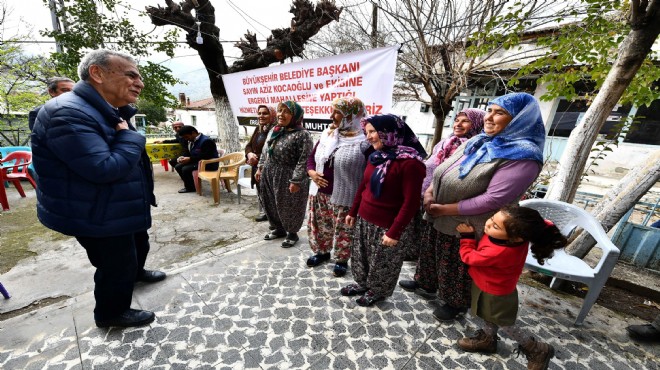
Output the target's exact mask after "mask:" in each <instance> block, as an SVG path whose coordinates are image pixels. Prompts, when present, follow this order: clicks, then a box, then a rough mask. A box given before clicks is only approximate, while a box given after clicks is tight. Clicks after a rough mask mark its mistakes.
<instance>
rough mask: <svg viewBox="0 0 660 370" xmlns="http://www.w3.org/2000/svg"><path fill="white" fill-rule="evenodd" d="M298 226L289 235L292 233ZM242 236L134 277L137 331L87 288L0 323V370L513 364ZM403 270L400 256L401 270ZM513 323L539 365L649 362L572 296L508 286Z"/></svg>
mask: <svg viewBox="0 0 660 370" xmlns="http://www.w3.org/2000/svg"><path fill="white" fill-rule="evenodd" d="M302 235H304V232H303V233H301V236H302ZM260 239H261V238H260V237H253V238H251V239H248V240H245V241H243V242H241V243H239V244H237V245H232V246H228V247H226V248H224V249H223V253H218V251H217V250H216V251H215V252H214V254H208V255H207V256H206V257H207V258H200V259H199V260H200V262H197V263H195V264H192V265H188V266H185V267H182V268H179V269H178V270H174V271H169V274H170V275H169V277H168V279H166V280H165V281H164V282H162V283H157V284H154V285H140V286H138V287H137V289H136V291H135V295H134V306H135V307H142V308H144V309H149V310H154V311H155V312H156V314H157V319H156V321H155V322H154V323H153V324H151V325H150V326H147V327H142V328H131V329H125V330H119V329H109V330H108V329H99V328H96V327H95V326H94V323H93V319H92V308H93V296H92V293H91V292H88V293H85V294H82V295H79V296H76V297H74V298H72V299H69V300H66V301H64V302H60V303H58V304H56V305H53V306H49V307H47V308H44V309H41V310H38V311H34V312H31V313H28V314H25V315H22V316H19V317H15V318H12V319H9V320H6V321H2V322H0V368H1V369H330V368H333V369H410V370H413V369H525V368H526V365H525V364H526V360H525V358H524V356H522V355H521V356H520V357H516V355H515V354H514V347H515V344H514V342H513V341H511V340H509V339H506V338H502V340H501V341H500V346H499V349H498V352H497V354H496V355H492V356H487V355H479V354H472V353H465V352H462V351H461V350H460V349H459V348H458V347H457V346H456V345H455V342H456V340H457V339H458V338H460V337H461V336H463V334H464V333H466V332H471V331H473V330H475V329H476V327H475V322H474V321H473V319H472V318H471V317H470V316H469V315H468V317H467V318H464V319H462V320H459V321H457V322H454V323H450V324H440V323H438V322H437V321H436V320H435V319H434V318H433V316H432V315H431V312H432V308H431V306H430V305H429V303H428V302H427V301H425V300H424V299H422V298H420V297H418V296H416V295H414V294H412V293H408V292H405V291H403V290H401V289H400V288H397V290H396V291H395V292H394V295H393V296H392V297H390V298H389V299H388V300H386V301H383V302H379V303H377V304H376V306H375V307H371V308H363V307H360V306H357V304H356V303H355V302H354V300H353V299H350V298H348V297H342V296H341V295H340V294H339V288H340V287H341V286H343V285H345V284H347V283H349V282H351V278H350V274H349V275H347V276H346V277H344V278H334V277H332V272H331V270H332V266H333V265H332V264H324V265H322V266H319V267H317V268H315V269H309V268H307V267H306V266H305V260H306V258H307V257H308V254H309V247H308V245H307V242H306V239H305V238H301V242H300V243H299V245H297V246H296V247H294V248H291V249H283V248H280V247H279V242H280V241H271V242H265V241H262V240H260ZM413 269H414V266H413V265H412V264H410V263H406V265H405V266H404V270H403V272H402V277H407V276H410V275H411V274H412V272H413ZM519 290H520V295H521V315H520V318H519V322H520V323H521V324H523V325H525V326H526V327H527V328H529V330H531V331H532V332H534V333H535V334H536V335H538V336H539V337H541V338H542V339H543V340H546V341H548V342H550V343H552V344H553V345H554V346H555V348H556V350H557V353H556V358H555V359H553V361H552V364H551V366H550V369H657V368H658V367H659V365H658V363H659V362H660V361H659V358H660V348H659V346H653V345H644V344H638V343H634V342H631V341H629V340H628V338H627V336H626V334H625V327H626V326H627V325H628V324H630V323H634V322H636V321H634V320H629V319H628V318H625V317H621V316H619V315H618V314H616V313H614V312H611V311H609V310H606V309H603V308H601V307H598V306H596V307H594V308H593V309H592V311H591V312H590V314H589V316H588V317H587V320H586V323H585V325H584V326H583V327H574V326H572V322H573V318H574V315H575V313H576V312H577V310H578V308H579V305H580V304H581V300H579V299H576V298H574V297H565V296H563V295H562V296H560V295H556V293H553V292H550V291H548V290H546V289H540V288H535V287H528V286H524V285H520V286H519Z"/></svg>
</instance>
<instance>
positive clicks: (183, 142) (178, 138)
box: [154, 121, 190, 168]
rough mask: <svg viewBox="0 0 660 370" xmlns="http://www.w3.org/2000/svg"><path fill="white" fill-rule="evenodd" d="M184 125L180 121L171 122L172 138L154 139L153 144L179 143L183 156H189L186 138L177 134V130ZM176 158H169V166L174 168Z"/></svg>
mask: <svg viewBox="0 0 660 370" xmlns="http://www.w3.org/2000/svg"><path fill="white" fill-rule="evenodd" d="M183 126H184V124H183V122H181V121H176V122H172V130H173V131H174V139H166V140H154V144H177V143H178V144H181V147H182V148H183V154H182V156H183V157H189V156H190V152H188V141H186V139H184V138H182V137H181V135H179V130H181V128H182V127H183ZM177 159H178V158H170V160H169V162H170V166H172V168H174V167H175V166H176V165H177Z"/></svg>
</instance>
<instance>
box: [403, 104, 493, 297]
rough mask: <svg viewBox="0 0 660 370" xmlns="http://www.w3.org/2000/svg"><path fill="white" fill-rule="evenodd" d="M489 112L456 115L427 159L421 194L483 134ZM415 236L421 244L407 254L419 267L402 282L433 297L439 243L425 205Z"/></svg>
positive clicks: (472, 110)
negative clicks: (456, 155)
mask: <svg viewBox="0 0 660 370" xmlns="http://www.w3.org/2000/svg"><path fill="white" fill-rule="evenodd" d="M485 115H486V111H484V110H481V109H476V108H467V109H463V110H462V111H460V112H458V114H456V118H454V126H453V130H452V133H451V135H450V136H449V137H448V138H446V139H444V140H441V141H439V142H438V143H437V144H436V145H435V146H434V147H433V152H432V153H431V156H429V158H428V159H427V160H426V162H424V164H425V165H426V177H425V178H424V182H423V183H422V193H421V197H422V198H423V197H424V192H425V191H426V189H427V188H428V187H429V185H431V180H433V171H434V170H435V169H436V167H438V166H439V165H440V164H441V163H442V162H444V161H445V159H447V158H449V157H451V155H452V154H454V152H455V151H456V149H458V147H459V146H461V145H462V144H463V143H465V142H466V141H468V139H470V138H471V137H473V136H475V135H478V134H479V133H481V130H483V127H484V116H485ZM413 225H414V230H415V235H417V237H418V239H417V243H411V246H412V248H411V249H412V253H411V251H408V253H407V254H409V255H410V256H407V257H408V258H409V259H410V258H411V257H412V259H414V260H416V261H417V267H416V270H415V275H414V278H413V280H401V281H399V285H400V286H401V287H402V288H403V289H405V290H407V291H409V292H415V293H416V294H418V295H420V296H422V297H424V298H426V299H433V298H435V296H436V291H437V289H438V274H437V266H436V257H435V245H433V244H432V243H429V238H426V237H425V236H428V235H429V233H430V232H431V231H432V229H433V224H432V223H430V222H428V221H426V220H424V207H420V210H419V212H417V214H416V215H415V218H414V219H413Z"/></svg>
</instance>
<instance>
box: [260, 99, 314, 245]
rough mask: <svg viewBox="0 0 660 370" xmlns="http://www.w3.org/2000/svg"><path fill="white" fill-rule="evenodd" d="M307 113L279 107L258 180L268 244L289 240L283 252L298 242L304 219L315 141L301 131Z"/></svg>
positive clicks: (291, 104)
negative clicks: (308, 175) (279, 239)
mask: <svg viewBox="0 0 660 370" xmlns="http://www.w3.org/2000/svg"><path fill="white" fill-rule="evenodd" d="M303 116H304V111H303V108H302V107H301V106H300V105H298V103H296V102H294V101H285V102H283V103H280V104H279V105H278V106H277V126H275V127H274V128H273V129H272V130H271V131H270V133H269V134H268V137H267V138H266V148H265V150H264V151H263V153H262V156H261V159H259V165H258V167H259V169H258V170H257V174H256V180H257V181H259V190H260V192H261V197H262V200H263V206H264V209H265V211H266V215H267V216H268V222H269V223H270V232H269V233H268V234H266V236H265V237H264V239H265V240H273V239H278V238H282V237H286V239H284V241H283V242H282V248H289V247H293V246H294V245H295V244H296V242H298V231H299V230H300V227H301V226H302V223H303V220H304V219H305V208H306V207H307V192H308V191H309V179H308V178H307V173H306V168H305V165H306V163H307V157H308V156H309V153H310V151H311V150H312V137H311V135H310V134H309V132H307V130H305V129H304V128H303V127H302V122H303Z"/></svg>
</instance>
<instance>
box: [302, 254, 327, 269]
mask: <svg viewBox="0 0 660 370" xmlns="http://www.w3.org/2000/svg"><path fill="white" fill-rule="evenodd" d="M329 259H330V253H320V254H315V255H313V256H311V257H309V258H308V259H307V266H309V267H316V266H318V265H320V264H322V263H323V262H325V261H327V260H329Z"/></svg>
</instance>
